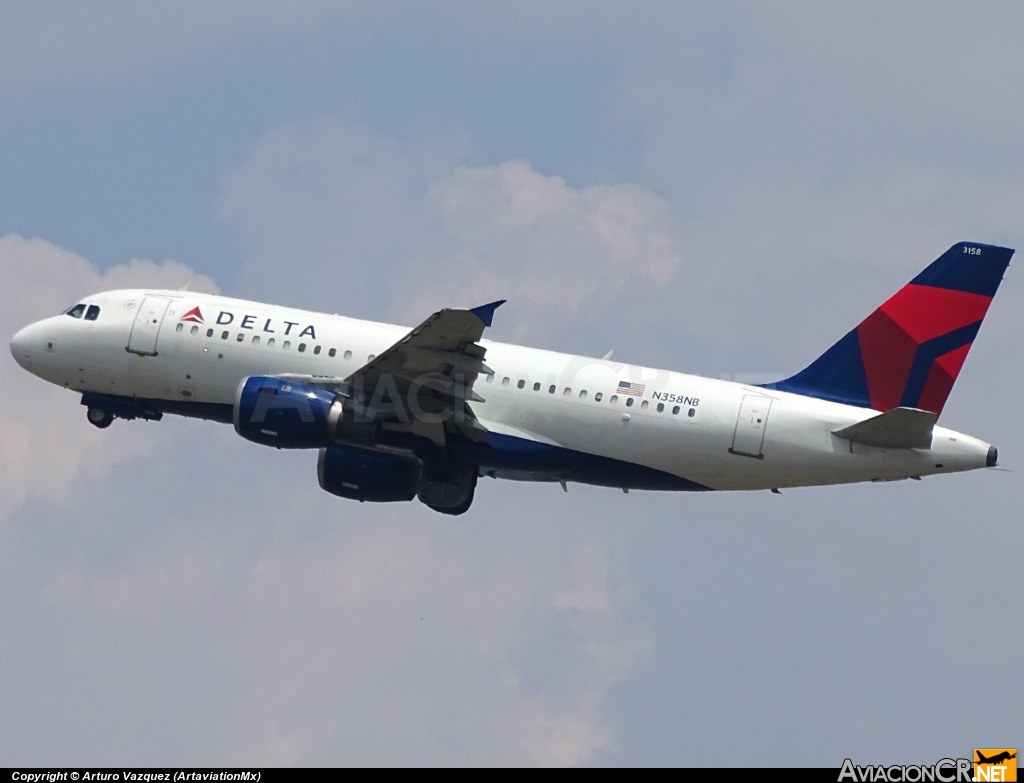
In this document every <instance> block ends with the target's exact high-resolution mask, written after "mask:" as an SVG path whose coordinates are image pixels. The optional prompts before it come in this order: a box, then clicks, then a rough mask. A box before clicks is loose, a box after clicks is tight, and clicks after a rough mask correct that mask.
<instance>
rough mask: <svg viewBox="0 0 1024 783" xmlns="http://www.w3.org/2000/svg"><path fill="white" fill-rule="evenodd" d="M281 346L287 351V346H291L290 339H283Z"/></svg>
mask: <svg viewBox="0 0 1024 783" xmlns="http://www.w3.org/2000/svg"><path fill="white" fill-rule="evenodd" d="M281 347H282V348H284V349H285V350H286V351H287V350H288V349H289V348H291V347H292V341H291V340H285V341H284V343H283V344H282V345H281Z"/></svg>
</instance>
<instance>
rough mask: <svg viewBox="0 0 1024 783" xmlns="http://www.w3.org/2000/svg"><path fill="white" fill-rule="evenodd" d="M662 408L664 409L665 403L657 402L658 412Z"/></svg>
mask: <svg viewBox="0 0 1024 783" xmlns="http://www.w3.org/2000/svg"><path fill="white" fill-rule="evenodd" d="M663 410H665V403H663V402H659V403H658V413H661V412H662V411H663Z"/></svg>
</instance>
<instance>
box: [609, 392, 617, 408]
mask: <svg viewBox="0 0 1024 783" xmlns="http://www.w3.org/2000/svg"><path fill="white" fill-rule="evenodd" d="M618 401H619V395H617V394H613V395H612V396H611V397H609V398H608V402H610V403H611V404H612V405H614V404H615V403H617V402H618Z"/></svg>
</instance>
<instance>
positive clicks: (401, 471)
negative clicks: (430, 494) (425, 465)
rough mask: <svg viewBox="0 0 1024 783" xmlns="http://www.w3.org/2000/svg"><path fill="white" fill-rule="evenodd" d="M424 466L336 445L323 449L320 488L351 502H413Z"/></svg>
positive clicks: (390, 456) (394, 457)
mask: <svg viewBox="0 0 1024 783" xmlns="http://www.w3.org/2000/svg"><path fill="white" fill-rule="evenodd" d="M420 471H421V466H420V463H419V461H418V460H416V459H413V458H411V457H400V456H397V455H393V454H381V453H379V452H375V451H368V450H366V449H360V448H353V447H350V446H340V445H338V444H333V445H330V446H327V447H326V448H323V449H320V459H319V460H318V461H317V464H316V473H317V478H319V480H320V487H321V488H322V489H325V490H327V491H328V492H330V493H331V494H332V495H338V496H339V497H343V498H349V499H351V500H366V501H370V502H372V503H387V502H394V501H399V500H412V499H413V498H414V497H416V489H417V487H418V486H419V483H420Z"/></svg>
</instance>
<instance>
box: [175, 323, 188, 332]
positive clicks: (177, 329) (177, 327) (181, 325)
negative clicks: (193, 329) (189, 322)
mask: <svg viewBox="0 0 1024 783" xmlns="http://www.w3.org/2000/svg"><path fill="white" fill-rule="evenodd" d="M184 328H185V324H178V325H177V326H175V327H174V331H176V332H180V331H181V330H182V329H184Z"/></svg>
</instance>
